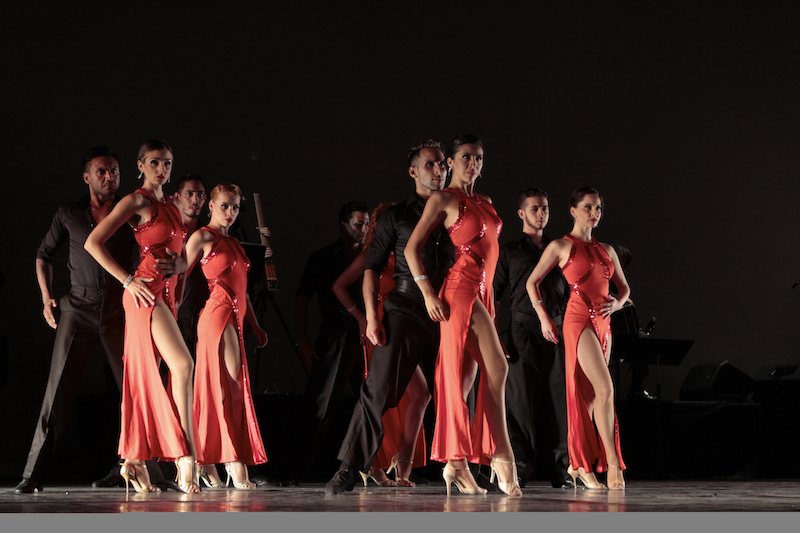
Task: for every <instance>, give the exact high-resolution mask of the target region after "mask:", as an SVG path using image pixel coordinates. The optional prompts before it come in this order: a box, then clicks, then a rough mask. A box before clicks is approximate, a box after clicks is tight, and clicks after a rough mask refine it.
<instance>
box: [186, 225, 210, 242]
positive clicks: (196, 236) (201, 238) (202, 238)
mask: <svg viewBox="0 0 800 533" xmlns="http://www.w3.org/2000/svg"><path fill="white" fill-rule="evenodd" d="M213 240H214V234H213V233H212V232H210V231H208V230H207V229H205V228H200V229H198V230H197V231H195V232H194V233H192V236H191V237H189V241H191V242H193V243H196V244H204V243H207V242H212V241H213ZM189 241H187V244H188V242H189Z"/></svg>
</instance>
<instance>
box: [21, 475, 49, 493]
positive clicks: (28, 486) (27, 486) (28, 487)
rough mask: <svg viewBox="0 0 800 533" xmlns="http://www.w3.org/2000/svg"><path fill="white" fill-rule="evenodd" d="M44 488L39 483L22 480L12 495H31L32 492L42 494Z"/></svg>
mask: <svg viewBox="0 0 800 533" xmlns="http://www.w3.org/2000/svg"><path fill="white" fill-rule="evenodd" d="M43 490H44V486H43V485H42V484H41V483H38V482H37V481H35V480H33V479H29V478H26V477H24V478H22V481H20V482H19V485H17V486H16V487H14V494H32V493H34V492H42V491H43Z"/></svg>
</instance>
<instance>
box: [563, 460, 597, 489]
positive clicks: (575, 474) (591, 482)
mask: <svg viewBox="0 0 800 533" xmlns="http://www.w3.org/2000/svg"><path fill="white" fill-rule="evenodd" d="M567 474H569V475H570V477H572V482H573V483H574V484H575V488H578V479H580V480H581V481H582V482H583V486H584V487H586V488H587V489H593V490H596V489H604V488H606V486H605V485H603V484H602V483H600V482H599V481H597V478H595V477H594V475H592V476H591V477H589V474H587V473H586V472H585V471H584V470H583V467H582V466H579V467H578V469H577V470H573V469H572V465H570V466H569V467H568V468H567Z"/></svg>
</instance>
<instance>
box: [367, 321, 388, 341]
mask: <svg viewBox="0 0 800 533" xmlns="http://www.w3.org/2000/svg"><path fill="white" fill-rule="evenodd" d="M365 333H366V335H367V339H369V342H371V343H372V344H373V345H375V346H383V345H384V344H386V330H385V329H384V328H383V323H382V322H381V321H380V320H371V319H367V329H366V331H365Z"/></svg>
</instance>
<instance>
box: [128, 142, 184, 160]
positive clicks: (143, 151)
mask: <svg viewBox="0 0 800 533" xmlns="http://www.w3.org/2000/svg"><path fill="white" fill-rule="evenodd" d="M154 150H167V151H168V152H169V153H171V154H174V153H175V152H173V151H172V147H171V146H170V145H169V144H167V141H162V140H161V139H150V140H148V141H145V142H143V143H142V146H141V147H139V155H137V156H136V160H137V161H141V160H143V159H144V156H146V155H147V154H148V152H152V151H154Z"/></svg>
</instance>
